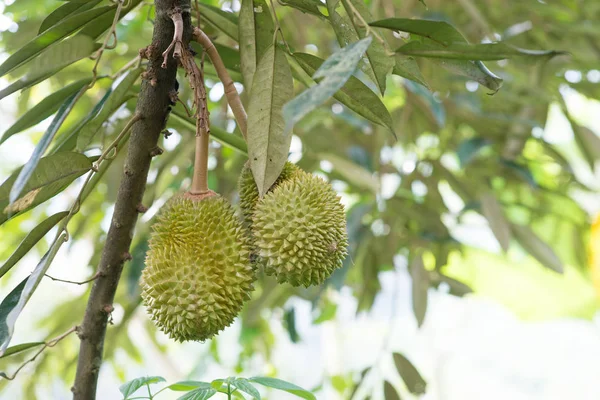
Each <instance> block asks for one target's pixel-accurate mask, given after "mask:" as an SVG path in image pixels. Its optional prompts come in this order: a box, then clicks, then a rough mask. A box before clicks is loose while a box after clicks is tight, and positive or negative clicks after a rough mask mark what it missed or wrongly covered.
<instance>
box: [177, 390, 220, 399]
mask: <svg viewBox="0 0 600 400" xmlns="http://www.w3.org/2000/svg"><path fill="white" fill-rule="evenodd" d="M215 394H217V391H216V390H215V389H213V388H201V389H196V390H192V391H191V392H188V393H186V394H184V395H183V396H181V397H178V398H177V400H206V399H210V398H211V397H213V396H214V395H215Z"/></svg>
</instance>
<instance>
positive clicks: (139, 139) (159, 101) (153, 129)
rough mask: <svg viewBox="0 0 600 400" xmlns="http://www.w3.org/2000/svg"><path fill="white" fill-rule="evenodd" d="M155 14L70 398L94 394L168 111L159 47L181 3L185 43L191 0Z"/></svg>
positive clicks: (172, 68)
mask: <svg viewBox="0 0 600 400" xmlns="http://www.w3.org/2000/svg"><path fill="white" fill-rule="evenodd" d="M154 3H155V6H156V19H155V24H154V34H153V38H152V45H151V46H150V47H149V49H148V50H147V51H146V54H147V55H148V56H149V65H148V70H147V72H146V73H145V74H144V77H145V79H144V81H143V83H142V89H141V92H140V95H139V98H138V104H137V109H136V113H139V114H140V115H141V117H142V119H141V120H140V121H138V122H137V123H135V125H134V126H133V130H132V134H131V139H130V141H129V149H128V154H127V158H126V160H125V165H124V171H123V177H122V180H121V184H120V187H119V192H118V194H117V201H116V204H115V209H114V213H113V217H112V222H111V225H110V229H109V231H108V236H107V238H106V244H105V247H104V250H103V253H102V257H101V260H100V264H99V266H98V271H97V272H98V274H99V278H98V279H96V281H95V282H94V284H93V286H92V290H91V293H90V297H89V299H88V304H87V309H86V311H85V316H84V319H83V323H82V325H81V326H80V328H79V330H78V334H79V337H80V339H81V344H80V350H79V360H78V364H77V374H76V378H75V384H74V385H73V388H72V391H73V398H74V399H76V400H93V399H95V398H96V387H97V384H98V374H99V372H100V366H101V364H102V353H103V350H104V338H105V335H106V327H107V324H108V319H109V317H110V313H111V312H112V310H113V300H114V297H115V292H116V290H117V285H118V283H119V278H120V276H121V272H122V270H123V263H124V262H125V261H127V260H128V259H130V258H131V256H130V255H129V247H130V245H131V239H132V236H133V231H134V227H135V223H136V221H137V217H138V210H139V209H140V208H139V207H138V205H139V204H140V202H141V201H142V196H143V194H144V189H145V186H146V180H147V176H148V170H149V168H150V162H151V160H152V157H153V156H155V155H158V154H160V151H159V149H158V147H157V143H158V138H159V136H160V134H161V132H162V130H163V129H164V127H165V123H166V120H167V118H168V115H169V111H170V101H171V98H170V96H169V93H170V92H171V91H172V90H174V88H175V77H176V73H177V63H176V62H175V60H174V59H173V57H169V59H168V62H167V66H166V67H167V68H161V64H162V62H163V59H162V57H161V53H162V52H163V51H164V50H165V49H166V48H167V47H168V46H169V44H170V43H171V40H172V39H173V30H174V29H173V21H172V20H171V18H170V17H169V12H170V11H172V10H173V9H174V8H175V7H179V8H180V10H181V11H182V12H183V21H184V34H183V45H184V46H186V47H187V46H188V43H189V39H190V37H191V33H192V32H191V21H190V13H189V10H190V0H155V2H154Z"/></svg>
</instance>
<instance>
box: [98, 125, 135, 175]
mask: <svg viewBox="0 0 600 400" xmlns="http://www.w3.org/2000/svg"><path fill="white" fill-rule="evenodd" d="M141 119H142V114H140V113H135V114H134V115H133V117H131V119H130V120H129V121H127V123H126V124H125V127H124V128H123V130H122V131H121V132H120V133H119V134H118V135H117V137H116V138H115V140H113V141H112V143H111V144H110V145H109V146H108V147H107V148H106V149H104V151H103V152H102V154H101V155H100V158H98V159H97V160H96V162H95V163H94V168H95V169H96V170H98V165H99V164H100V163H101V162H102V161H103V160H104V159H106V158H108V154H109V153H110V152H111V151H112V150H113V149H116V148H117V146H118V145H119V142H120V141H121V139H123V137H125V135H126V134H127V133H128V132H129V130H130V129H131V127H132V126H133V124H135V123H136V122H138V121H139V120H141Z"/></svg>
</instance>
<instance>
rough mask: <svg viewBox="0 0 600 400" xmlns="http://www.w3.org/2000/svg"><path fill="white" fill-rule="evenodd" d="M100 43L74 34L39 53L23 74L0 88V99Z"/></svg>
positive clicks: (59, 67) (86, 53) (76, 59)
mask: <svg viewBox="0 0 600 400" xmlns="http://www.w3.org/2000/svg"><path fill="white" fill-rule="evenodd" d="M99 47H100V44H98V43H94V41H93V40H92V39H91V38H89V37H88V36H80V35H75V36H73V37H70V38H68V39H66V40H63V41H62V42H60V43H58V44H57V45H56V46H54V47H53V49H52V51H47V52H44V53H42V54H40V55H39V56H38V57H36V58H35V60H33V61H32V62H31V65H29V66H28V68H27V73H26V74H25V76H23V77H21V78H20V79H19V80H17V81H15V82H13V83H12V84H10V85H9V86H7V87H6V88H4V89H2V90H0V99H3V98H5V97H6V96H9V95H11V94H13V93H15V92H17V91H19V90H23V89H27V88H29V87H31V86H33V85H36V84H38V83H40V82H42V81H43V80H45V79H48V78H49V77H51V76H53V75H54V74H56V73H57V72H58V71H60V70H62V69H63V68H65V67H67V66H69V65H71V64H73V63H74V62H76V61H79V60H81V59H82V58H85V57H87V56H89V55H90V54H92V52H94V51H95V50H97V49H98V48H99Z"/></svg>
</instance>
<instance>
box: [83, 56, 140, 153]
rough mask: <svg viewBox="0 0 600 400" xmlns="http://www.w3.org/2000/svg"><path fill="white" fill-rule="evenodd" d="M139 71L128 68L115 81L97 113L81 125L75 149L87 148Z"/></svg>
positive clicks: (121, 99) (119, 103) (118, 105)
mask: <svg viewBox="0 0 600 400" xmlns="http://www.w3.org/2000/svg"><path fill="white" fill-rule="evenodd" d="M141 73H142V68H136V69H133V70H130V71H128V72H127V74H125V75H124V76H123V77H122V79H121V80H120V81H119V82H118V83H115V84H116V86H115V87H114V89H113V91H112V93H111V94H110V96H109V97H108V99H107V100H106V103H105V104H104V106H103V107H102V109H101V110H100V112H99V113H98V115H97V116H96V117H95V118H94V119H93V120H91V121H90V122H88V123H87V124H86V125H85V126H83V128H82V129H81V131H80V132H79V135H78V136H77V147H76V149H77V150H79V151H83V150H86V149H87V147H88V146H89V145H90V143H91V142H92V140H93V139H94V136H96V134H97V133H98V131H99V130H100V128H102V125H103V124H104V122H106V120H108V118H109V117H110V116H111V115H112V114H113V113H114V112H115V111H116V110H117V109H118V108H119V107H120V106H121V104H123V102H124V99H125V97H126V95H127V92H128V91H129V89H131V87H132V86H133V84H134V83H135V81H136V80H137V79H138V77H139V76H140V74H141Z"/></svg>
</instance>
